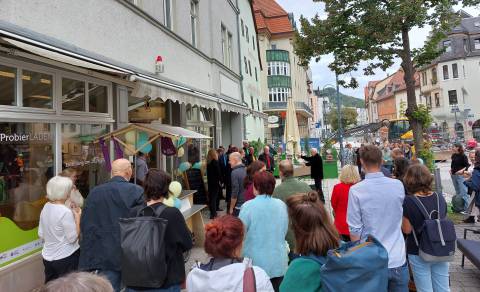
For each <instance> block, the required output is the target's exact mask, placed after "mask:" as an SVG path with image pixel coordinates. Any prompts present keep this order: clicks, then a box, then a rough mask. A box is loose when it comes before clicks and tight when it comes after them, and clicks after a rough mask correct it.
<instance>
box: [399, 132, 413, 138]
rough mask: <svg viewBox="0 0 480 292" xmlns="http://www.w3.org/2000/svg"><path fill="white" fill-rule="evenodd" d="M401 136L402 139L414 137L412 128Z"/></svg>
mask: <svg viewBox="0 0 480 292" xmlns="http://www.w3.org/2000/svg"><path fill="white" fill-rule="evenodd" d="M400 138H402V139H404V140H410V139H413V131H412V130H410V131H408V132H406V133H405V134H403V135H402V136H400Z"/></svg>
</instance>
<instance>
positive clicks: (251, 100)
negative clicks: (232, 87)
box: [250, 96, 255, 109]
mask: <svg viewBox="0 0 480 292" xmlns="http://www.w3.org/2000/svg"><path fill="white" fill-rule="evenodd" d="M250 105H251V106H252V109H255V104H254V103H253V96H250Z"/></svg>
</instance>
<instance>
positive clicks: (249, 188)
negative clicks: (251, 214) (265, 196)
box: [243, 160, 267, 202]
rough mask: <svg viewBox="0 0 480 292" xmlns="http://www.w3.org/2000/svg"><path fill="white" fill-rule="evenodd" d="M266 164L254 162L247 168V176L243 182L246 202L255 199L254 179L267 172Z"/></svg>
mask: <svg viewBox="0 0 480 292" xmlns="http://www.w3.org/2000/svg"><path fill="white" fill-rule="evenodd" d="M266 170H267V168H266V167H265V163H263V162H261V161H258V160H257V161H254V162H252V164H250V165H249V166H248V167H247V176H246V177H245V180H244V181H243V187H244V189H245V202H246V201H249V200H252V199H255V194H254V193H253V177H254V176H255V174H257V173H258V172H261V171H266Z"/></svg>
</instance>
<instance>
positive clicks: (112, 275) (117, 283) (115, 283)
mask: <svg viewBox="0 0 480 292" xmlns="http://www.w3.org/2000/svg"><path fill="white" fill-rule="evenodd" d="M96 273H97V274H99V275H102V276H105V277H106V278H107V279H108V281H109V282H110V284H112V287H113V291H115V292H120V290H121V289H122V273H121V272H120V271H113V270H97V271H96Z"/></svg>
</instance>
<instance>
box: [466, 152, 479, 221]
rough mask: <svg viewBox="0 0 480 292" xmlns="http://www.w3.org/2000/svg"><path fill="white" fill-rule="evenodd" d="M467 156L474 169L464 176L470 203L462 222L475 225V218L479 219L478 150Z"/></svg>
mask: <svg viewBox="0 0 480 292" xmlns="http://www.w3.org/2000/svg"><path fill="white" fill-rule="evenodd" d="M468 156H469V158H470V161H471V162H472V163H473V166H474V167H473V171H472V172H465V174H464V176H465V179H466V180H465V182H464V184H465V185H466V186H467V187H468V190H469V193H470V201H469V204H468V208H467V214H466V215H465V219H464V220H463V222H465V223H475V221H476V219H477V218H478V219H480V218H479V216H480V149H476V150H472V151H471V152H470V153H469V155H468Z"/></svg>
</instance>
